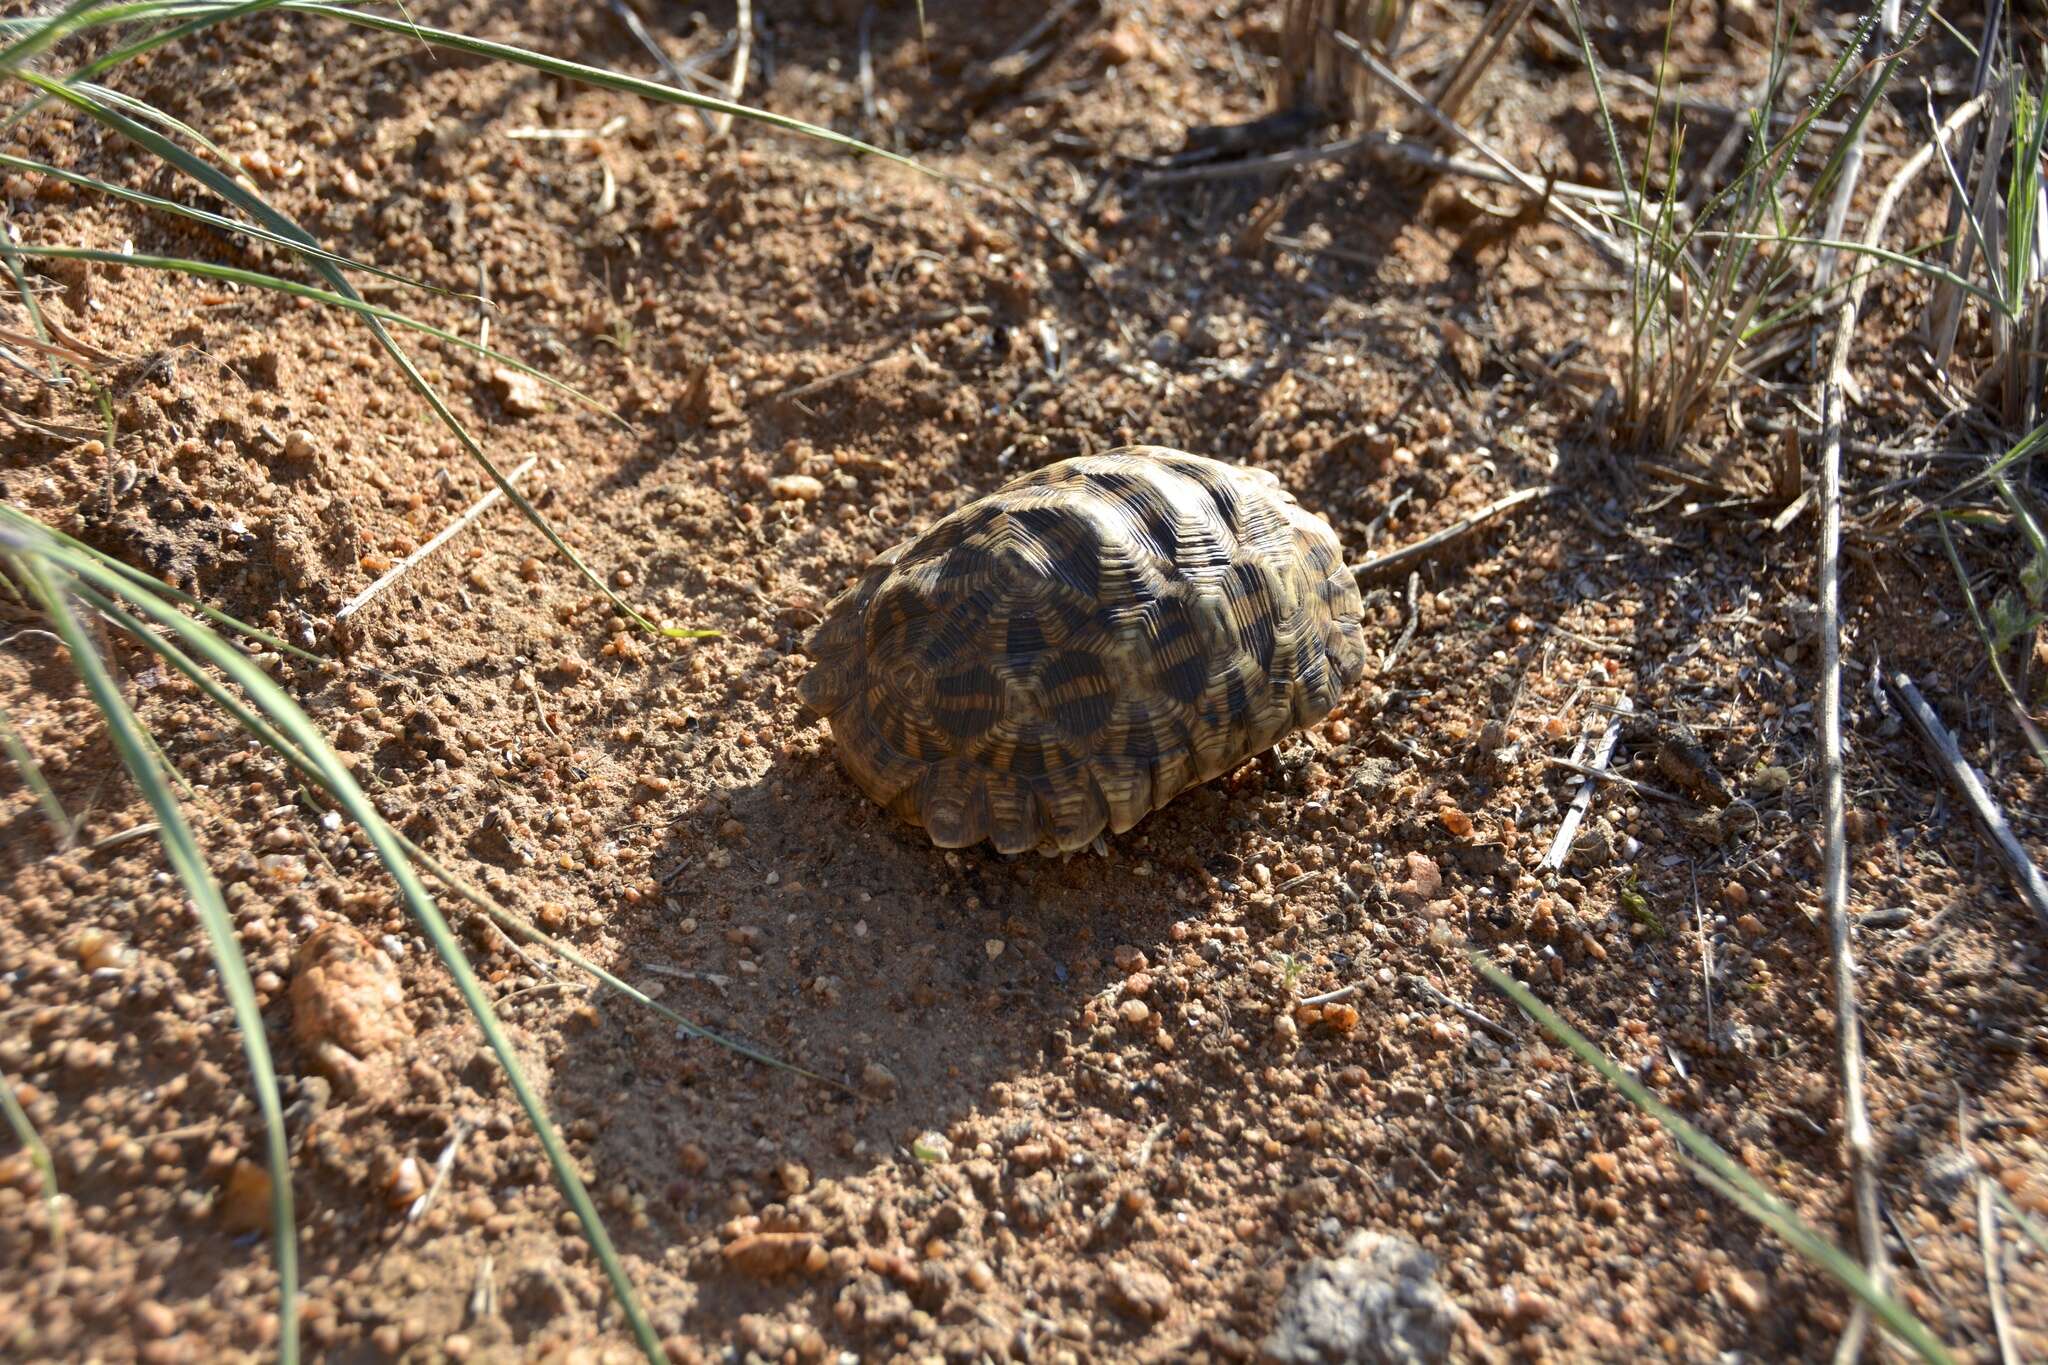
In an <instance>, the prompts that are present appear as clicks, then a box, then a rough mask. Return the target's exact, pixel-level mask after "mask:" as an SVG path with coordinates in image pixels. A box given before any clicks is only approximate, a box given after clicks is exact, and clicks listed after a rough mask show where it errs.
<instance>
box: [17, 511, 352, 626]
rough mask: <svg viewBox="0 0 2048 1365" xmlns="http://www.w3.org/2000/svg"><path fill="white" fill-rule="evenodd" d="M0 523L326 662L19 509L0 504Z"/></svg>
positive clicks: (204, 613)
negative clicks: (45, 537)
mask: <svg viewBox="0 0 2048 1365" xmlns="http://www.w3.org/2000/svg"><path fill="white" fill-rule="evenodd" d="M0 522H5V523H10V524H12V525H13V526H14V527H15V528H16V529H18V530H20V531H22V532H24V533H26V534H29V535H41V536H48V537H49V538H50V539H51V540H53V541H55V542H57V543H58V544H59V545H62V546H63V547H64V548H65V549H67V550H70V551H72V552H74V553H76V554H79V555H83V556H84V557H85V558H86V559H88V560H90V561H91V562H92V563H93V564H95V565H98V566H99V567H101V568H104V569H107V570H109V571H111V572H113V573H115V574H118V575H120V576H121V577H122V578H124V579H126V580H127V581H128V582H129V583H130V584H131V585H133V587H136V588H140V589H142V590H143V591H145V592H153V593H159V594H161V595H162V596H164V597H168V598H170V599H171V600H172V601H173V602H176V603H178V604H179V605H180V606H184V607H189V608H191V609H192V610H193V611H196V612H198V613H199V614H200V615H202V616H204V617H206V618H207V619H208V620H210V621H213V622H215V623H216V624H218V625H221V626H225V627H227V628H228V629H229V630H232V631H234V632H235V633H237V634H239V635H245V636H247V637H248V638H250V639H252V640H255V641H257V642H258V643H260V644H263V645H267V646H268V647H270V648H271V649H275V650H278V651H280V652H281V653H285V654H289V655H291V656H292V657H293V658H296V659H299V660H302V661H304V662H306V663H309V664H314V665H316V666H317V665H319V664H323V663H325V662H326V660H324V659H322V658H321V657H320V656H319V655H318V654H314V653H312V652H311V651H309V650H304V649H300V648H299V647H298V646H297V645H295V644H293V643H291V642H290V641H289V640H282V639H279V638H278V637H277V636H275V635H272V634H271V633H270V632H269V631H267V630H264V629H263V628H262V627H260V626H252V625H250V624H248V623H247V622H245V621H239V620H237V619H235V618H234V617H232V616H230V615H228V614H227V613H226V612H224V611H221V610H220V609H218V608H216V607H210V606H208V605H207V604H206V603H204V602H202V601H200V600H199V599H198V598H196V597H194V596H192V594H190V593H188V592H185V591H183V590H182V589H179V588H174V587H172V586H171V585H170V584H168V583H166V582H164V581H163V580H162V579H158V578H152V577H150V576H149V575H148V574H146V573H144V572H143V571H142V570H140V569H138V568H136V567H135V566H134V565H133V564H129V563H127V562H125V561H123V560H119V559H116V558H114V556H112V555H110V554H108V553H107V552H106V551H105V550H100V549H95V548H94V547H93V546H91V545H88V544H86V543H85V542H84V541H82V540H79V539H78V538H77V537H75V536H72V535H70V534H68V533H66V532H63V531H60V530H58V529H57V528H56V527H54V526H47V525H45V524H43V523H42V522H40V521H37V520H36V519H35V518H34V517H31V516H29V515H28V514H27V513H26V512H23V511H21V510H19V509H18V508H14V507H11V506H9V505H7V504H6V503H0Z"/></svg>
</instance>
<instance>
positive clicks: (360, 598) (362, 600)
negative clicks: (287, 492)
mask: <svg viewBox="0 0 2048 1365" xmlns="http://www.w3.org/2000/svg"><path fill="white" fill-rule="evenodd" d="M539 459H540V456H538V455H529V456H527V457H526V459H525V460H524V461H522V462H521V463H520V465H519V467H518V468H517V469H514V470H513V471H512V472H511V473H510V474H507V475H506V476H505V482H506V483H507V484H515V483H518V482H519V478H520V476H521V475H523V474H525V473H526V471H528V470H529V469H532V468H533V466H534V464H535V462H536V461H538V460H539ZM504 495H505V493H504V490H503V489H502V488H492V489H491V490H489V491H488V492H486V493H485V494H484V495H483V496H482V497H480V498H478V499H477V500H476V501H475V502H473V503H471V504H470V505H469V510H468V511H466V512H464V513H463V514H462V515H461V516H459V517H457V518H456V519H455V520H454V521H452V522H450V523H448V525H446V526H445V527H443V528H442V529H441V531H440V533H439V534H438V535H436V536H435V537H434V538H433V539H432V540H430V541H428V542H427V543H426V544H424V545H422V546H420V547H419V548H418V549H417V550H414V551H413V552H412V553H411V554H409V555H407V556H406V557H405V558H404V559H401V560H399V561H398V562H397V563H396V564H394V565H392V566H391V567H390V568H389V569H388V570H386V571H385V573H384V576H383V577H382V578H379V579H378V580H377V581H376V582H374V583H372V584H371V585H370V586H369V587H367V588H364V589H363V590H362V591H361V592H359V593H357V594H356V595H355V596H354V597H352V598H350V599H349V600H348V601H346V602H344V603H342V606H341V610H340V611H337V612H335V613H334V619H335V620H336V621H346V620H347V619H348V618H349V617H351V616H353V615H355V614H356V613H357V612H359V611H361V610H362V609H363V608H364V607H366V606H368V605H369V604H370V603H371V602H372V601H374V600H375V599H376V597H377V595H378V594H379V593H381V592H383V591H384V590H385V589H386V588H388V587H390V586H391V585H392V584H393V583H396V582H397V581H398V580H399V579H400V578H403V577H404V576H405V575H406V574H407V573H408V572H410V571H411V570H412V568H413V566H414V565H416V564H418V563H419V562H420V561H421V560H423V559H425V558H426V557H427V556H428V555H430V554H432V553H434V551H436V550H438V549H440V548H441V547H442V546H443V545H446V544H447V543H448V542H449V541H451V540H453V539H454V538H455V537H456V536H457V535H458V534H459V533H460V532H461V531H462V529H463V528H464V527H466V526H468V525H469V524H470V523H471V522H473V521H475V520H476V519H477V518H478V517H480V516H482V515H483V514H484V513H485V512H488V511H489V510H490V509H491V504H492V503H495V502H496V501H497V500H498V499H499V498H501V497H503V496H504Z"/></svg>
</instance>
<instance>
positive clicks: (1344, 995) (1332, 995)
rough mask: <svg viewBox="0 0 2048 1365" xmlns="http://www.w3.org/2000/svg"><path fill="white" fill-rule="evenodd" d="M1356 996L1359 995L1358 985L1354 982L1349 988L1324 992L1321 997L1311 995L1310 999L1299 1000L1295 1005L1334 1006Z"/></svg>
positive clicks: (1341, 987)
mask: <svg viewBox="0 0 2048 1365" xmlns="http://www.w3.org/2000/svg"><path fill="white" fill-rule="evenodd" d="M1356 994H1358V983H1357V982H1355V981H1354V982H1352V983H1351V984H1350V985H1349V986H1339V987H1338V988H1337V989H1336V990H1334V991H1324V992H1323V993H1322V994H1321V995H1311V996H1310V997H1309V998H1308V999H1306V1000H1297V1001H1296V1002H1295V1003H1296V1004H1298V1005H1334V1004H1336V1003H1337V1002H1338V1001H1339V1000H1349V999H1350V998H1351V997H1352V996H1354V995H1356Z"/></svg>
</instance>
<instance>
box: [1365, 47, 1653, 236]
mask: <svg viewBox="0 0 2048 1365" xmlns="http://www.w3.org/2000/svg"><path fill="white" fill-rule="evenodd" d="M1335 38H1336V42H1337V46H1338V48H1339V49H1340V50H1341V51H1343V52H1345V53H1346V54H1348V55H1349V56H1350V57H1351V59H1352V60H1353V61H1356V62H1358V63H1359V64H1360V65H1362V66H1364V67H1365V69H1366V70H1368V71H1370V72H1372V74H1373V75H1375V76H1377V77H1378V78H1379V79H1380V80H1381V81H1383V82H1385V83H1386V85H1387V87H1388V88H1389V89H1390V90H1392V91H1394V93H1395V94H1397V95H1399V96H1400V97H1401V98H1402V99H1404V100H1406V101H1407V102H1408V103H1409V104H1410V105H1412V106H1413V107H1414V108H1415V110H1416V112H1417V113H1419V114H1421V115H1422V116H1423V117H1424V118H1425V119H1427V120H1428V121H1429V123H1430V125H1431V126H1432V127H1434V128H1436V129H1437V130H1439V131H1441V132H1442V133H1444V134H1445V135H1447V136H1449V137H1451V138H1454V139H1456V140H1457V141H1459V142H1462V143H1464V144H1465V145H1466V146H1467V147H1470V148H1471V149H1472V150H1473V151H1475V152H1477V153H1479V155H1480V156H1482V157H1484V158H1485V159H1486V160H1488V161H1490V162H1492V163H1493V164H1494V165H1495V166H1497V167H1499V168H1500V169H1501V170H1502V171H1504V172H1505V173H1506V174H1507V175H1508V177H1509V178H1510V179H1512V180H1513V181H1514V182H1515V184H1516V186H1517V187H1519V188H1520V189H1521V190H1522V192H1523V193H1524V194H1527V195H1530V196H1531V197H1533V198H1538V199H1543V200H1545V201H1546V202H1547V203H1548V205H1549V208H1550V212H1551V213H1552V214H1554V215H1555V216H1556V217H1557V218H1558V220H1559V221H1560V222H1562V223H1564V224H1565V225H1566V226H1567V227H1569V228H1571V229H1572V230H1573V231H1574V232H1576V233H1578V234H1579V236H1580V237H1582V238H1584V239H1585V241H1586V244H1587V245H1588V246H1590V247H1592V248H1593V249H1594V250H1595V251H1597V252H1599V253H1600V255H1601V256H1603V257H1604V258H1606V260H1607V261H1608V262H1609V263H1610V264H1612V265H1614V266H1616V267H1618V268H1620V269H1623V270H1626V269H1629V268H1631V266H1632V263H1633V261H1634V256H1633V253H1632V252H1631V251H1630V250H1629V249H1628V248H1626V247H1624V246H1623V245H1622V244H1621V243H1619V242H1617V241H1615V240H1614V238H1612V237H1610V236H1609V235H1608V234H1606V233H1605V232H1602V231H1601V230H1600V229H1599V228H1597V227H1595V226H1593V224H1592V223H1591V222H1589V221H1588V220H1587V219H1586V217H1585V215H1583V214H1581V213H1580V212H1579V211H1578V210H1576V209H1574V208H1573V207H1572V206H1571V205H1569V204H1567V203H1565V202H1564V201H1562V200H1560V199H1558V198H1557V197H1556V196H1554V195H1546V194H1545V193H1544V189H1543V182H1542V181H1540V180H1538V179H1536V177H1534V176H1532V175H1530V174H1529V173H1528V172H1527V171H1524V170H1523V169H1522V168H1521V167H1519V166H1517V165H1515V164H1514V163H1513V162H1512V161H1509V160H1508V159H1507V158H1506V157H1504V156H1502V155H1501V154H1500V153H1499V152H1498V151H1496V150H1494V148H1493V147H1492V146H1491V145H1490V144H1488V143H1486V142H1483V141H1481V140H1480V139H1479V138H1478V137H1477V136H1475V135H1474V134H1472V133H1471V132H1469V131H1467V130H1466V129H1465V128H1463V127H1462V126H1460V125H1459V124H1458V123H1457V122H1456V120H1454V119H1452V118H1450V117H1449V116H1448V115H1446V114H1445V113H1444V112H1443V111H1442V110H1441V109H1438V108H1437V107H1436V106H1435V105H1434V104H1432V103H1430V101H1429V100H1428V99H1427V98H1425V97H1424V96H1423V94H1422V93H1421V92H1420V91H1418V90H1417V89H1416V88H1415V87H1414V86H1412V85H1410V84H1409V83H1408V82H1407V81H1405V80H1403V79H1402V78H1401V77H1400V76H1399V75H1398V74H1396V73H1395V71H1394V70H1393V68H1391V67H1389V66H1388V65H1387V64H1386V63H1385V62H1382V61H1381V60H1380V59H1379V58H1378V57H1375V56H1374V55H1373V54H1372V53H1371V52H1368V51H1367V50H1366V49H1365V48H1364V47H1362V46H1360V45H1359V43H1357V42H1356V41H1355V40H1353V39H1352V38H1350V37H1349V36H1347V35H1345V34H1342V33H1339V34H1336V35H1335Z"/></svg>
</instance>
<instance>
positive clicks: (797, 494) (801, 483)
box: [768, 474, 825, 502]
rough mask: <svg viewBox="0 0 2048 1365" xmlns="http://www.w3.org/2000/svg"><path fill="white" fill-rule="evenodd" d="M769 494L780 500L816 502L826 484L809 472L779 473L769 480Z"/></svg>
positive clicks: (822, 493)
mask: <svg viewBox="0 0 2048 1365" xmlns="http://www.w3.org/2000/svg"><path fill="white" fill-rule="evenodd" d="M768 495H769V496H770V497H772V498H774V499H775V500H776V501H778V502H816V501H817V500H818V499H819V498H822V497H824V496H825V485H824V484H823V483H821V482H819V481H818V480H817V479H814V478H812V477H811V476H810V475H808V474H778V475H776V476H775V477H774V478H772V479H770V480H768Z"/></svg>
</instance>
